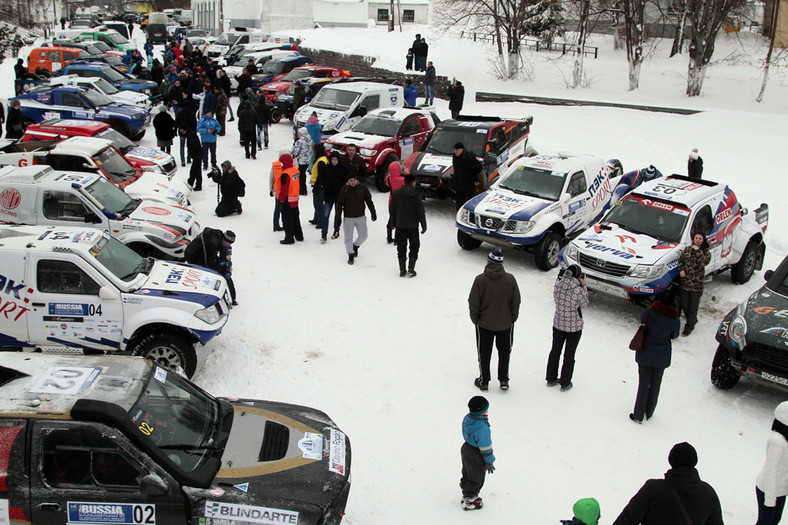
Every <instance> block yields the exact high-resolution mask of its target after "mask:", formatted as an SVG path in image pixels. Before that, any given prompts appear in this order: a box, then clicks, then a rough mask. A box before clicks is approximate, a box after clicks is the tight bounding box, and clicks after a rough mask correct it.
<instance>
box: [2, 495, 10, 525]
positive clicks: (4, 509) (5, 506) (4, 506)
mask: <svg viewBox="0 0 788 525" xmlns="http://www.w3.org/2000/svg"><path fill="white" fill-rule="evenodd" d="M8 516H9V515H8V500H7V499H0V525H8V524H9V523H11V519H10V518H9V517H8Z"/></svg>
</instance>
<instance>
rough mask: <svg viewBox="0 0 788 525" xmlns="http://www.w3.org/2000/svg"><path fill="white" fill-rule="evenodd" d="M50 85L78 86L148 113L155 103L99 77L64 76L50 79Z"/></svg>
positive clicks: (144, 96)
mask: <svg viewBox="0 0 788 525" xmlns="http://www.w3.org/2000/svg"><path fill="white" fill-rule="evenodd" d="M49 85H50V86H52V87H58V86H77V87H81V88H84V89H95V90H96V91H98V92H99V93H101V94H102V95H104V96H107V97H111V100H113V101H114V102H118V103H120V104H128V105H129V106H139V107H141V108H142V109H145V110H147V111H150V110H151V107H152V105H153V103H152V102H151V99H150V97H148V96H147V95H145V94H143V93H140V92H138V91H132V90H130V89H123V90H121V89H118V88H116V87H115V86H113V85H112V84H110V83H109V82H107V81H106V80H104V79H103V78H98V77H78V76H77V75H62V76H59V77H53V78H50V79H49Z"/></svg>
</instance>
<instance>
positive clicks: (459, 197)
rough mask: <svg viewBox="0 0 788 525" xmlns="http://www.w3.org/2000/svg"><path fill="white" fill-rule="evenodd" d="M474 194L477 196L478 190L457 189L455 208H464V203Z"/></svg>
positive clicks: (456, 209) (457, 209)
mask: <svg viewBox="0 0 788 525" xmlns="http://www.w3.org/2000/svg"><path fill="white" fill-rule="evenodd" d="M474 196H476V192H475V191H473V190H471V191H463V190H456V191H455V192H454V210H455V211H459V209H460V208H462V205H463V204H465V203H466V202H468V201H469V200H471V199H472V198H473V197H474Z"/></svg>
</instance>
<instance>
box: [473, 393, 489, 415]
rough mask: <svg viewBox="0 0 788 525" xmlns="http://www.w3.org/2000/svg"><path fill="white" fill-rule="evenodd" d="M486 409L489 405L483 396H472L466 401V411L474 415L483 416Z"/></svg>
mask: <svg viewBox="0 0 788 525" xmlns="http://www.w3.org/2000/svg"><path fill="white" fill-rule="evenodd" d="M488 408H490V403H489V401H487V399H486V398H485V397H484V396H473V397H472V398H471V400H470V401H468V410H470V411H471V412H472V413H474V414H483V413H484V412H485V411H486V410H487V409H488Z"/></svg>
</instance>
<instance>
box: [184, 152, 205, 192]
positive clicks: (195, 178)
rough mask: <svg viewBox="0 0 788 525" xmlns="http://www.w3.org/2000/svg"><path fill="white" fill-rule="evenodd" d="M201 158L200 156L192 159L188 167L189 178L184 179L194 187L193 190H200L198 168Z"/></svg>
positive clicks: (200, 175) (200, 176)
mask: <svg viewBox="0 0 788 525" xmlns="http://www.w3.org/2000/svg"><path fill="white" fill-rule="evenodd" d="M201 163H202V160H201V159H200V158H196V159H192V165H191V168H189V179H188V180H187V181H186V182H187V183H189V185H190V186H191V187H192V188H194V190H195V191H200V190H202V169H200V164H201Z"/></svg>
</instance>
